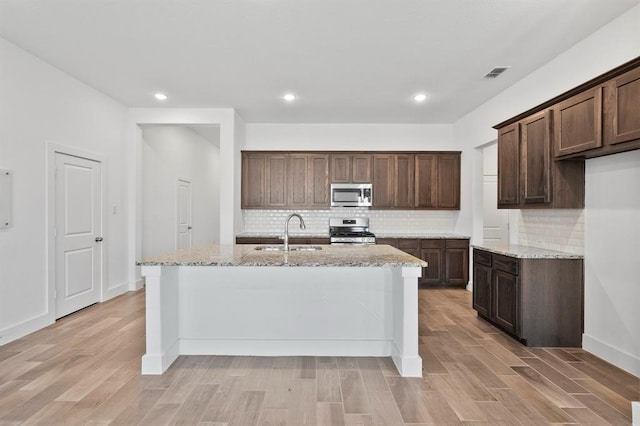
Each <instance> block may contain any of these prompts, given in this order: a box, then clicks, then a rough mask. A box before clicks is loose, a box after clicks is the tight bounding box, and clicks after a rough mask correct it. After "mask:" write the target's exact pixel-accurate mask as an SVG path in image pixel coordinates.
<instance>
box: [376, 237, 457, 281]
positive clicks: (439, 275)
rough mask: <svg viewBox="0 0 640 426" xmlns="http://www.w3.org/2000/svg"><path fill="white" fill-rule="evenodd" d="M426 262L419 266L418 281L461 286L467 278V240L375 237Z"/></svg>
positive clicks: (377, 241)
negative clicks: (424, 266)
mask: <svg viewBox="0 0 640 426" xmlns="http://www.w3.org/2000/svg"><path fill="white" fill-rule="evenodd" d="M376 244H387V245H390V246H393V247H395V248H397V249H400V250H402V251H404V252H405V253H409V254H410V255H412V256H415V257H417V258H419V259H422V260H424V261H425V262H427V263H428V264H429V266H428V267H427V268H422V277H421V278H420V284H424V285H461V286H466V285H467V282H468V281H469V240H468V239H464V238H461V239H441V238H438V239H422V238H376Z"/></svg>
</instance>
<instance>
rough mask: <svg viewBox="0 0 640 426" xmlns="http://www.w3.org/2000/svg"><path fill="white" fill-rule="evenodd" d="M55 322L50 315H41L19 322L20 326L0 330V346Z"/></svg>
mask: <svg viewBox="0 0 640 426" xmlns="http://www.w3.org/2000/svg"><path fill="white" fill-rule="evenodd" d="M54 322H55V318H54V317H53V315H52V314H43V315H40V316H37V317H35V318H32V319H30V320H27V321H24V322H21V323H20V324H16V325H13V326H11V327H7V328H4V329H2V330H0V346H2V345H4V344H6V343H9V342H13V341H14V340H17V339H19V338H21V337H24V336H26V335H27V334H31V333H33V332H34V331H38V330H40V329H42V328H45V327H46V326H49V325H51V324H53V323H54Z"/></svg>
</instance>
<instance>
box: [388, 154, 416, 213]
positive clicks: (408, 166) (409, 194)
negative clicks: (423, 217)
mask: <svg viewBox="0 0 640 426" xmlns="http://www.w3.org/2000/svg"><path fill="white" fill-rule="evenodd" d="M415 162H416V160H415V156H414V155H413V154H397V155H395V171H396V176H395V188H394V192H395V199H394V203H393V207H396V208H410V209H412V208H413V207H414V203H415V202H414V196H415V190H414V188H415V174H414V168H415Z"/></svg>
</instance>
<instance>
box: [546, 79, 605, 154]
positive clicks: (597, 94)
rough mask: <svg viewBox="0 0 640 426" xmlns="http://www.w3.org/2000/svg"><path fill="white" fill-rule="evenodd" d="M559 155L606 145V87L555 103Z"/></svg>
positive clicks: (554, 134) (554, 116)
mask: <svg viewBox="0 0 640 426" xmlns="http://www.w3.org/2000/svg"><path fill="white" fill-rule="evenodd" d="M552 111H553V140H554V147H555V156H556V157H561V156H563V155H567V154H575V153H577V152H584V151H588V150H590V149H593V148H599V147H601V146H602V87H597V88H596V89H594V90H588V91H586V92H584V93H580V94H578V95H576V96H573V97H572V98H569V99H567V100H566V101H563V102H560V103H559V104H557V105H555V106H553V108H552Z"/></svg>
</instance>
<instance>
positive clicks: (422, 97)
mask: <svg viewBox="0 0 640 426" xmlns="http://www.w3.org/2000/svg"><path fill="white" fill-rule="evenodd" d="M413 100H414V101H416V102H424V101H426V100H427V95H426V94H425V93H418V94H417V95H415V96H414V97H413Z"/></svg>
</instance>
